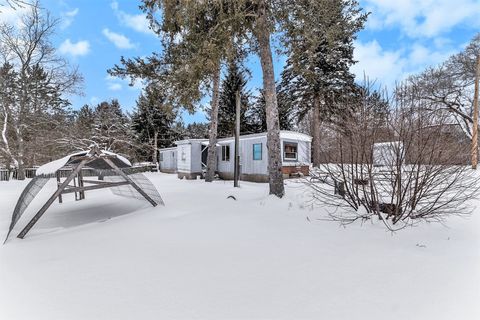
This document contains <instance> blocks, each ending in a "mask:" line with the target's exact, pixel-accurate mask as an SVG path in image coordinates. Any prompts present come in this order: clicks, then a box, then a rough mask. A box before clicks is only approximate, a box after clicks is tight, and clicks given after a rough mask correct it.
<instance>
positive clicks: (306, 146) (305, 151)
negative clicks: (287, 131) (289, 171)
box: [280, 139, 311, 166]
mask: <svg viewBox="0 0 480 320" xmlns="http://www.w3.org/2000/svg"><path fill="white" fill-rule="evenodd" d="M280 141H281V149H282V165H283V166H296V165H299V164H301V165H309V164H310V162H311V160H310V158H311V151H310V150H311V149H310V148H311V143H310V142H308V141H302V140H295V139H281V140H280ZM284 142H287V143H288V142H292V143H296V144H297V160H289V159H285V158H284V154H283V146H284Z"/></svg>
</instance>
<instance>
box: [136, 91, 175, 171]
mask: <svg viewBox="0 0 480 320" xmlns="http://www.w3.org/2000/svg"><path fill="white" fill-rule="evenodd" d="M176 117H177V113H176V112H175V110H174V109H173V107H172V105H170V104H168V101H167V99H166V96H165V95H164V94H163V92H162V91H160V90H158V88H156V87H155V86H154V85H153V84H150V85H148V86H147V87H146V88H145V90H144V92H143V93H142V94H141V95H140V97H139V98H138V100H137V110H136V111H135V113H134V114H133V116H132V128H133V130H134V131H135V132H136V133H137V139H138V140H139V141H140V142H141V143H144V144H147V145H148V146H149V149H150V150H151V154H152V157H151V159H152V161H153V162H154V163H157V162H158V159H157V152H158V148H162V147H170V146H172V143H173V139H174V138H175V134H174V133H173V132H172V126H173V125H174V121H175V118H176Z"/></svg>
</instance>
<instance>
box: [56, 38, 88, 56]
mask: <svg viewBox="0 0 480 320" xmlns="http://www.w3.org/2000/svg"><path fill="white" fill-rule="evenodd" d="M58 50H59V51H60V53H62V54H69V55H72V56H74V57H75V56H84V55H86V54H88V53H89V52H90V43H89V42H88V41H87V40H80V41H78V42H76V43H74V42H71V41H70V39H67V40H65V41H64V42H62V44H61V45H60V47H59V48H58Z"/></svg>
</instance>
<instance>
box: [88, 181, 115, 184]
mask: <svg viewBox="0 0 480 320" xmlns="http://www.w3.org/2000/svg"><path fill="white" fill-rule="evenodd" d="M83 183H91V184H104V183H110V182H108V181H104V180H83Z"/></svg>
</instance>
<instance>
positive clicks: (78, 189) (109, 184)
mask: <svg viewBox="0 0 480 320" xmlns="http://www.w3.org/2000/svg"><path fill="white" fill-rule="evenodd" d="M126 184H130V183H129V182H128V181H121V182H106V183H104V184H96V185H93V186H86V187H75V188H65V189H64V190H63V191H62V194H65V193H72V192H80V193H81V192H84V191H89V190H97V189H104V188H113V187H119V186H124V185H126Z"/></svg>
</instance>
